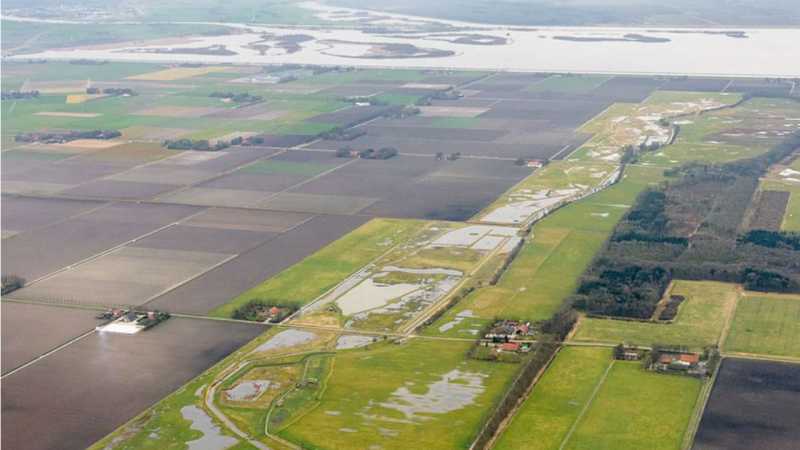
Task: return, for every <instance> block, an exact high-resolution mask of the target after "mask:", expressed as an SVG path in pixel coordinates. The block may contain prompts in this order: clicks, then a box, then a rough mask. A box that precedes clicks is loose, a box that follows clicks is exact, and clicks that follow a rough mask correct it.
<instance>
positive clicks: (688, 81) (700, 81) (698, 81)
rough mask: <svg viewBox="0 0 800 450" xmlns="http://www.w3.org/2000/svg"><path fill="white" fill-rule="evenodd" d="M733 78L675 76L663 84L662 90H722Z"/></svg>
mask: <svg viewBox="0 0 800 450" xmlns="http://www.w3.org/2000/svg"><path fill="white" fill-rule="evenodd" d="M730 82H731V80H728V79H724V78H675V79H670V80H668V81H667V82H666V83H664V84H662V85H661V86H660V87H659V89H660V90H662V91H702V92H720V91H721V90H723V89H724V88H725V86H727V85H728V83H730Z"/></svg>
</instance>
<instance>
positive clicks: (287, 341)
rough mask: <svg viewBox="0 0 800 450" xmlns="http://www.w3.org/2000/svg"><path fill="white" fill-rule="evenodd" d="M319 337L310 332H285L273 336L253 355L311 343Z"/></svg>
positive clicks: (257, 348) (254, 351)
mask: <svg viewBox="0 0 800 450" xmlns="http://www.w3.org/2000/svg"><path fill="white" fill-rule="evenodd" d="M315 337H317V335H316V334H314V333H311V332H310V331H302V330H285V331H281V332H280V333H278V334H276V335H275V336H272V338H270V339H269V340H268V341H267V342H264V343H263V344H261V345H259V346H258V347H256V349H255V350H253V353H259V352H268V351H271V350H279V349H282V348H289V347H294V346H296V345H300V344H305V343H306V342H311V341H312V340H314V338H315Z"/></svg>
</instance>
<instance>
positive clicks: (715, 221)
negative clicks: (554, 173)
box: [570, 132, 800, 319]
mask: <svg viewBox="0 0 800 450" xmlns="http://www.w3.org/2000/svg"><path fill="white" fill-rule="evenodd" d="M798 148H800V132H795V133H794V134H792V135H791V136H790V137H789V138H787V139H786V140H784V141H783V142H782V143H780V144H778V145H777V146H775V147H774V148H772V149H771V150H770V151H769V152H767V153H765V154H763V155H761V156H758V157H755V158H751V159H747V160H740V161H736V162H732V163H727V164H690V165H686V166H682V167H679V168H676V169H671V170H669V171H667V172H665V174H666V175H667V176H668V179H669V181H667V182H665V183H664V184H662V185H661V186H660V187H659V188H657V189H650V190H647V191H645V192H643V193H642V194H640V195H639V198H638V199H637V201H636V204H635V205H634V206H633V207H632V208H631V210H630V211H629V212H628V213H627V214H626V216H625V217H624V218H623V220H622V221H621V222H620V223H619V224H618V225H617V227H616V229H615V230H614V232H613V234H612V236H611V238H610V239H609V241H608V242H607V244H606V246H605V247H604V249H603V250H602V251H601V252H600V254H599V255H598V256H597V257H596V258H595V260H594V261H593V263H592V264H591V266H590V267H589V268H588V269H587V271H586V272H585V273H584V275H583V277H582V279H581V282H580V285H579V287H578V289H577V292H576V293H575V294H574V295H573V296H572V298H571V299H570V301H571V303H572V305H573V306H574V307H575V308H577V309H580V310H583V311H586V312H588V313H591V314H600V315H609V316H621V317H634V318H642V319H647V318H650V317H651V316H652V315H653V312H654V310H655V308H656V304H657V303H658V301H659V300H660V299H661V298H662V296H663V294H664V291H665V289H666V288H667V285H668V284H669V282H670V281H671V280H672V279H673V278H679V279H689V280H716V281H724V282H734V283H742V284H743V285H744V287H745V288H746V289H749V290H757V291H773V292H800V234H797V233H787V232H781V231H774V230H773V231H770V230H758V229H756V230H747V229H746V225H745V222H746V220H745V217H746V215H747V213H748V210H749V208H750V205H751V201H752V199H753V196H754V194H755V192H756V190H757V188H758V182H759V177H760V176H762V175H763V174H764V173H765V172H766V170H767V169H768V167H769V166H770V165H772V164H774V163H777V162H779V161H781V160H783V159H784V158H786V157H788V156H789V155H790V154H791V153H792V152H793V151H795V150H796V149H798Z"/></svg>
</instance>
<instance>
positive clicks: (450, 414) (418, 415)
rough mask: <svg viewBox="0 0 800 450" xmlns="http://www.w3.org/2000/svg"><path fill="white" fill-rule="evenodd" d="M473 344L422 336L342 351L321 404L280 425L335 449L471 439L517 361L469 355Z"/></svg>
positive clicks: (432, 445) (298, 437)
mask: <svg viewBox="0 0 800 450" xmlns="http://www.w3.org/2000/svg"><path fill="white" fill-rule="evenodd" d="M468 345H469V344H466V343H465V344H462V343H454V342H441V341H429V340H421V339H415V340H412V341H410V342H408V343H407V344H403V345H401V346H396V345H392V344H389V345H387V346H381V347H377V348H376V349H375V350H371V351H354V352H347V353H342V354H340V355H337V356H336V361H335V362H334V366H333V373H332V375H331V376H330V378H329V379H328V381H327V389H326V391H325V394H324V395H323V397H322V399H321V401H320V403H319V405H318V406H317V407H316V408H314V409H313V410H312V411H311V412H309V413H308V414H307V415H305V416H303V417H302V418H301V419H299V420H298V421H296V422H294V423H293V424H291V425H290V426H288V427H287V428H285V429H282V430H280V431H279V432H278V433H279V434H280V435H281V436H282V437H284V438H288V439H290V440H293V441H295V442H300V443H303V444H304V445H308V446H314V447H319V446H325V448H330V449H340V448H369V447H370V446H373V445H380V446H381V447H382V448H384V449H403V448H407V446H408V442H409V439H413V440H414V442H415V445H419V446H420V447H424V448H429V449H447V448H464V447H468V446H469V443H470V441H471V439H472V438H474V436H475V434H476V433H477V429H478V427H479V424H480V423H481V421H482V420H483V419H485V417H486V414H488V411H490V410H491V405H493V404H494V403H495V402H496V401H497V400H498V399H499V397H500V395H502V392H503V388H504V386H505V384H506V383H507V382H508V381H509V380H510V378H511V377H512V376H513V374H514V371H515V369H516V367H517V366H516V365H513V364H496V363H486V362H480V361H475V360H465V359H464V353H465V352H466V350H467V346H468Z"/></svg>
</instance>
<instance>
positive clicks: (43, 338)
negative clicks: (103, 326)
mask: <svg viewBox="0 0 800 450" xmlns="http://www.w3.org/2000/svg"><path fill="white" fill-rule="evenodd" d="M0 307H1V308H2V322H3V323H2V325H3V328H2V338H3V351H2V359H3V361H2V366H3V373H4V374H5V373H8V372H10V371H11V370H14V369H16V368H17V367H19V366H21V365H23V364H25V363H27V362H29V361H32V360H33V359H35V358H37V357H39V356H40V355H43V354H44V353H47V352H49V351H51V350H53V349H55V348H56V347H58V346H60V345H63V344H64V343H66V342H68V341H69V340H71V339H74V338H76V337H78V336H80V335H82V334H84V333H86V332H88V331H91V330H93V329H94V327H95V326H97V325H99V324H100V322H101V321H99V320H97V319H95V312H94V311H90V310H85V309H74V308H59V307H57V306H48V305H34V304H28V303H14V302H8V301H6V302H2V306H0Z"/></svg>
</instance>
